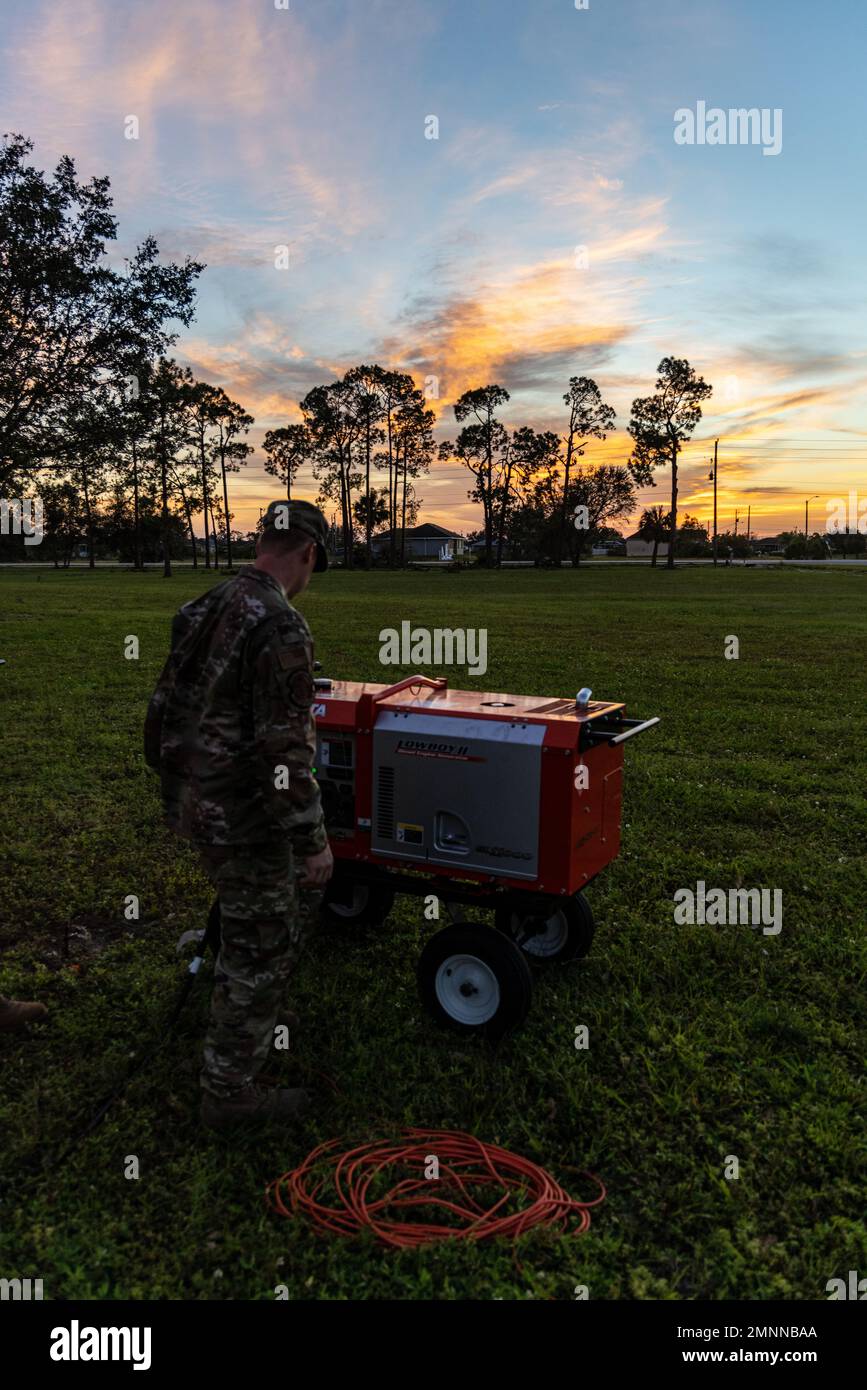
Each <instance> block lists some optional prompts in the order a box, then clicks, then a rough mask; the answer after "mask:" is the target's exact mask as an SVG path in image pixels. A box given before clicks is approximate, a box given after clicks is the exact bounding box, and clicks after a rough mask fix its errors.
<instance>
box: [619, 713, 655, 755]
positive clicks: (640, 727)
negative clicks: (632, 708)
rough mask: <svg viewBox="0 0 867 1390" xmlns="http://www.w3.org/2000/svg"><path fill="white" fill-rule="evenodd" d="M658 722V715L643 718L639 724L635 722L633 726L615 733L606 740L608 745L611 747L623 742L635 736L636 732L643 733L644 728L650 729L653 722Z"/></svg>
mask: <svg viewBox="0 0 867 1390" xmlns="http://www.w3.org/2000/svg"><path fill="white" fill-rule="evenodd" d="M658 723H659V716H658V715H657V717H656V718H655V719H645V720H644V721H643V722H642V723H641V724H636V725H635V726H634V727H633V728H631V729H627V730H626V732H625V733H624V734H615V736H614V738H610V739H609V740H608V747H609V748H613V747H614V746H615V745H616V744H618V743H625V742H626V740H627V739H628V738H635V735H636V734H643V733H644V731H645V729H652V728H653V726H654V724H658Z"/></svg>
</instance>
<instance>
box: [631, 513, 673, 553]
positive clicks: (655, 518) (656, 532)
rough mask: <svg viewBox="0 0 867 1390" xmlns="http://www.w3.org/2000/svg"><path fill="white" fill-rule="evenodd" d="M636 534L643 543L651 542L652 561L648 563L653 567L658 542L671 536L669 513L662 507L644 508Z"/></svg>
mask: <svg viewBox="0 0 867 1390" xmlns="http://www.w3.org/2000/svg"><path fill="white" fill-rule="evenodd" d="M638 534H639V536H640V537H641V539H642V540H643V541H653V559H652V560H651V562H650V563H651V566H653V565H655V564H656V552H657V550H658V549H659V542H660V541H664V540H665V538H666V536H669V537H670V535H671V512H667V511H666V510H665V508H664V507H645V509H644V511H643V512H642V513H641V521H640V522H639V523H638Z"/></svg>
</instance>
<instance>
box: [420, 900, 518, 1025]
mask: <svg viewBox="0 0 867 1390" xmlns="http://www.w3.org/2000/svg"><path fill="white" fill-rule="evenodd" d="M417 974H418V988H419V994H420V996H421V1002H422V1005H423V1006H424V1009H425V1011H426V1012H427V1013H428V1014H430V1016H431V1018H433V1019H435V1020H436V1022H437V1023H439V1024H441V1025H442V1026H443V1027H446V1028H449V1029H451V1030H452V1031H453V1032H456V1033H464V1034H466V1033H476V1034H481V1035H482V1036H484V1037H486V1038H489V1039H491V1040H492V1041H497V1040H498V1039H500V1038H503V1037H505V1036H506V1034H507V1033H511V1032H512V1031H513V1030H514V1029H515V1028H518V1027H520V1025H521V1024H522V1023H523V1022H524V1019H525V1018H526V1017H527V1014H528V1013H529V1011H530V1003H531V1000H532V996H533V979H532V976H531V974H530V969H529V966H528V965H527V961H526V959H525V957H524V954H523V952H522V951H521V950H520V948H519V947H518V946H516V945H515V943H514V941H510V940H509V939H508V937H506V936H502V935H501V934H500V933H499V932H496V931H491V929H490V927H486V926H478V925H476V924H475V923H471V922H455V923H453V924H452V925H451V926H450V927H443V929H442V930H441V931H438V932H437V934H436V936H433V937H431V939H430V941H429V942H428V943H427V945H426V946H425V948H424V950H423V951H422V953H421V956H420V957H419V962H418V972H417Z"/></svg>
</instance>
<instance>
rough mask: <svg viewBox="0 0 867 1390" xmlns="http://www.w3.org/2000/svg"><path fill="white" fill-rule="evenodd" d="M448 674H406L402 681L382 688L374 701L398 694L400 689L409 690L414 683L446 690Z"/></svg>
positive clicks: (376, 702)
mask: <svg viewBox="0 0 867 1390" xmlns="http://www.w3.org/2000/svg"><path fill="white" fill-rule="evenodd" d="M448 683H449V682H448V677H447V676H404V678H403V680H402V681H398V682H397V684H396V685H389V686H387V687H386V688H385V690H380V692H379V694H378V695H374V696H373V703H374V704H378V703H379V701H380V700H387V699H388V697H389V695H397V693H398V691H400V690H408V689H409V687H410V686H412V685H428V686H430V687H431V689H432V690H445V688H446V686H447V685H448Z"/></svg>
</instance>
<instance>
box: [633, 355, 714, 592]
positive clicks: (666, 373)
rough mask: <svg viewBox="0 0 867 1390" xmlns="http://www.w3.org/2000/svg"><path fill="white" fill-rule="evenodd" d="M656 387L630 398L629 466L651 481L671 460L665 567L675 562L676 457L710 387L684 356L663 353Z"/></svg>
mask: <svg viewBox="0 0 867 1390" xmlns="http://www.w3.org/2000/svg"><path fill="white" fill-rule="evenodd" d="M657 372H658V376H657V379H656V391H655V393H654V395H652V396H643V397H639V398H638V399H637V400H634V401H633V402H632V419H631V420H630V421H629V433H630V434H631V435H632V438H633V440H634V441H635V443H634V448H633V451H632V456H631V458H630V463H629V466H630V469H631V471H632V475H633V477H634V478H635V480H636V482H638V483H643V484H645V485H646V484H648V483H650V484H652V483H653V470H654V469H655V468H658V467H660V466H664V465H665V464H667V463H669V464H671V512H670V519H671V544H670V545H669V547H668V561H667V564H668V568H669V569H672V568H673V566H674V544H675V540H676V537H677V459H678V454H679V452H680V449H681V446H682V445H683V444H684V443H685V442H686V441H687V440H688V439H689V438H690V437H691V435H692V432H693V430H694V429H695V427H696V425H697V424H698V422H699V420H700V419H701V403H702V401H704V400H707V398H708V396H710V395H711V393H712V391H713V387H712V386H710V385H709V384H708V383H707V382H706V381H705V380H704V378H703V377H700V376H696V374H695V370H694V369H693V368H692V367H691V366H690V365H689V363H688V362H687V360H686V358H683V357H663V359H662V361H661V362H660V364H659V366H658V368H657Z"/></svg>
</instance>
